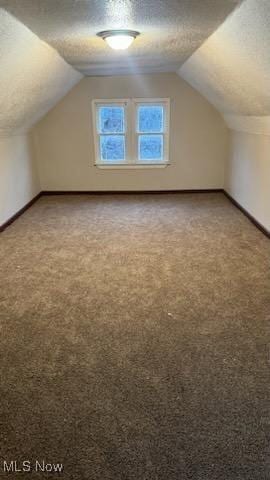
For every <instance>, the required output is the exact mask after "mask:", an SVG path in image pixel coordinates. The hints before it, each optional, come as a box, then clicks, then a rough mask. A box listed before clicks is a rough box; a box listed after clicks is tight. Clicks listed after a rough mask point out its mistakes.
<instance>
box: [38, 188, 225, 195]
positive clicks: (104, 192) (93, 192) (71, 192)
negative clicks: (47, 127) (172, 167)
mask: <svg viewBox="0 0 270 480" xmlns="http://www.w3.org/2000/svg"><path fill="white" fill-rule="evenodd" d="M222 192H223V189H222V188H203V189H188V190H43V191H42V192H41V194H42V195H122V194H123V195H137V194H144V195H145V194H162V193H166V194H168V193H222Z"/></svg>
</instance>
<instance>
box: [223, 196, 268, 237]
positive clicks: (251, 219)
mask: <svg viewBox="0 0 270 480" xmlns="http://www.w3.org/2000/svg"><path fill="white" fill-rule="evenodd" d="M223 193H224V195H225V197H227V198H228V199H229V200H230V202H231V203H232V204H233V205H234V206H235V207H237V208H238V209H239V210H240V211H241V212H242V213H243V214H244V215H245V216H246V217H247V218H248V219H249V220H250V221H251V222H252V223H253V225H255V227H257V228H258V229H259V230H260V231H261V232H262V233H263V234H264V235H265V236H266V237H267V238H270V232H269V230H267V228H265V227H264V226H263V225H262V224H261V223H260V222H258V220H256V218H255V217H253V215H251V213H249V212H248V211H247V210H246V209H245V208H244V207H242V205H240V203H238V202H237V200H235V199H234V198H233V197H232V196H231V195H230V194H229V193H228V192H226V190H223Z"/></svg>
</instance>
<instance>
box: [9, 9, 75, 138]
mask: <svg viewBox="0 0 270 480" xmlns="http://www.w3.org/2000/svg"><path fill="white" fill-rule="evenodd" d="M0 62H1V69H0V135H1V136H3V135H8V134H11V133H12V134H14V133H18V132H22V131H26V130H27V129H28V128H30V127H31V126H32V125H33V124H34V123H35V122H36V121H37V120H39V119H40V118H41V117H42V116H43V115H44V114H45V113H47V112H48V111H49V110H50V108H51V107H52V106H54V105H55V104H56V103H57V101H58V100H60V98H62V97H63V96H64V95H65V94H66V93H67V91H68V90H70V88H72V87H73V85H74V84H75V83H77V82H78V81H79V80H80V78H81V75H80V74H79V73H78V72H77V71H75V70H74V69H73V68H72V67H71V66H70V65H68V64H67V63H66V62H65V61H64V60H63V59H62V58H61V57H60V55H59V54H58V53H57V52H56V51H55V50H54V49H53V48H52V47H50V46H49V45H47V44H46V43H44V42H42V41H41V40H40V39H39V38H38V37H37V36H36V35H34V34H33V33H32V32H31V31H30V30H28V28H26V27H25V26H24V25H23V24H22V23H20V22H18V21H17V20H16V19H15V18H14V17H12V16H11V15H10V14H8V13H7V12H6V11H5V10H3V9H1V8H0Z"/></svg>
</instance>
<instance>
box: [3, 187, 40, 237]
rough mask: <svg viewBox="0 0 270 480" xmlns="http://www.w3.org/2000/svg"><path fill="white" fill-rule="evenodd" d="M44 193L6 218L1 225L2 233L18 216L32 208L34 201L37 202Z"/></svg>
mask: <svg viewBox="0 0 270 480" xmlns="http://www.w3.org/2000/svg"><path fill="white" fill-rule="evenodd" d="M41 195H42V192H40V193H38V194H37V195H36V196H35V197H34V198H32V200H30V202H28V203H27V204H26V205H24V207H22V208H21V209H20V210H19V211H18V212H16V213H14V215H12V217H10V218H9V219H8V220H6V221H5V222H4V223H3V224H2V225H0V233H1V232H3V231H4V230H5V229H6V228H7V227H8V226H9V225H11V224H12V223H13V222H15V220H17V218H18V217H19V216H20V215H22V214H23V213H24V212H25V211H26V210H28V208H30V207H31V206H32V205H33V203H35V202H36V201H37V200H38V199H39V198H40V197H41Z"/></svg>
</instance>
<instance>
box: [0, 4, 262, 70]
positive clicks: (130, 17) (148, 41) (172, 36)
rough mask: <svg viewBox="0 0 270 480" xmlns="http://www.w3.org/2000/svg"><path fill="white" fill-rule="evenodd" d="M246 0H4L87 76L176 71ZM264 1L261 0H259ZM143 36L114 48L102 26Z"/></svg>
mask: <svg viewBox="0 0 270 480" xmlns="http://www.w3.org/2000/svg"><path fill="white" fill-rule="evenodd" d="M240 1H241V0H166V1H164V0H0V6H2V7H5V8H6V9H7V10H8V11H9V12H11V13H12V14H14V15H15V16H16V17H17V18H18V19H19V20H21V21H22V22H23V23H24V24H25V25H27V26H28V27H29V28H30V29H31V30H32V31H33V32H35V33H36V34H37V35H38V36H39V37H40V38H42V39H43V40H45V41H46V42H48V43H50V44H51V45H52V46H53V47H54V48H55V49H57V50H58V52H59V53H60V54H61V55H62V56H63V58H65V59H66V60H67V62H69V63H70V64H71V65H73V66H74V67H75V68H77V69H78V70H80V71H81V72H82V73H84V74H86V75H99V74H113V73H117V74H121V73H132V72H140V71H141V72H155V71H156V72H160V71H176V70H177V69H178V68H179V67H180V65H181V64H182V63H183V62H184V61H185V60H186V59H187V58H188V57H189V56H190V55H191V54H192V53H193V52H194V51H195V50H196V49H197V48H198V47H199V46H200V45H201V44H202V43H203V42H204V40H206V39H207V37H208V36H209V35H211V34H212V33H213V31H214V30H215V29H216V28H217V27H218V26H219V25H220V24H221V23H222V22H223V21H224V20H225V18H226V17H227V15H228V14H229V13H231V12H232V11H233V9H234V8H235V7H236V5H238V4H239V3H240ZM259 1H260V0H259ZM111 28H130V29H135V30H139V31H140V32H141V33H142V35H141V36H139V37H138V38H137V39H136V42H134V44H133V45H132V46H131V48H130V49H129V50H128V52H121V53H119V52H114V51H112V50H111V49H110V48H109V47H108V46H107V45H106V43H105V42H104V41H103V40H102V39H100V38H98V37H96V33H97V32H98V31H100V30H106V29H111Z"/></svg>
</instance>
